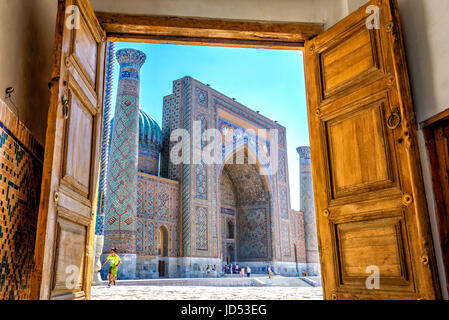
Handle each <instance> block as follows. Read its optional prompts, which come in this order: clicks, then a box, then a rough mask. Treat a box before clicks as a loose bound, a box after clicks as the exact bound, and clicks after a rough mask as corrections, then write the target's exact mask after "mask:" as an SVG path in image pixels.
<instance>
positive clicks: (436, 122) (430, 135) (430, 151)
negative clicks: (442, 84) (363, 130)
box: [420, 109, 449, 293]
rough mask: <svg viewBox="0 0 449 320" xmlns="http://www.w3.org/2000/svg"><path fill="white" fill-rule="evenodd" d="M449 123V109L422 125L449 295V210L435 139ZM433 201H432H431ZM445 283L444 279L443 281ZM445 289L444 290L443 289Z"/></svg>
mask: <svg viewBox="0 0 449 320" xmlns="http://www.w3.org/2000/svg"><path fill="white" fill-rule="evenodd" d="M447 122H449V109H446V110H445V111H443V112H441V113H439V114H437V115H435V116H433V117H431V118H430V119H428V120H426V121H424V122H422V123H420V128H421V129H422V132H423V136H424V142H425V145H426V149H427V150H426V151H427V156H428V163H429V164H428V166H429V168H430V174H431V180H432V190H433V195H434V196H433V198H434V203H435V216H436V220H437V229H438V233H439V241H440V244H441V245H440V247H441V253H442V265H443V267H444V270H443V273H444V274H445V275H446V287H447V288H448V289H447V290H448V291H447V293H449V247H447V246H444V242H445V241H447V240H446V239H445V238H446V237H445V235H446V234H447V233H448V230H449V225H447V223H448V221H449V210H448V209H447V208H445V200H444V198H443V197H442V196H441V193H442V192H443V190H442V189H443V187H442V183H444V182H443V181H442V179H441V177H440V164H439V161H438V154H437V145H436V139H435V130H436V129H438V128H439V127H440V126H441V125H443V124H445V123H447ZM429 201H431V199H429ZM441 281H443V279H441ZM442 289H443V288H442Z"/></svg>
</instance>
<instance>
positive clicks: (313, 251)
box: [297, 147, 320, 275]
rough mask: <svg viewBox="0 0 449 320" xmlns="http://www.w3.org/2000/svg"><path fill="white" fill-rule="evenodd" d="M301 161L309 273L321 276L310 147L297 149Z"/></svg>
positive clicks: (302, 205) (301, 183)
mask: <svg viewBox="0 0 449 320" xmlns="http://www.w3.org/2000/svg"><path fill="white" fill-rule="evenodd" d="M297 152H298V153H299V161H300V164H299V165H300V169H299V172H300V200H301V211H302V212H303V213H304V239H305V247H306V248H305V249H306V259H307V272H308V273H309V274H310V275H319V274H320V259H319V253H318V237H317V226H316V217H315V200H314V196H313V180H312V163H311V157H310V147H300V148H298V149H297Z"/></svg>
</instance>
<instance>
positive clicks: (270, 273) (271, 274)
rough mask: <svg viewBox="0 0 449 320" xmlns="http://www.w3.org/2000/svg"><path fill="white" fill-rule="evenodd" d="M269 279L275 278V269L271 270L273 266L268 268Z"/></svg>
mask: <svg viewBox="0 0 449 320" xmlns="http://www.w3.org/2000/svg"><path fill="white" fill-rule="evenodd" d="M268 278H270V279H272V278H273V269H271V266H268Z"/></svg>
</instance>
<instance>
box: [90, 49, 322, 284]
mask: <svg viewBox="0 0 449 320" xmlns="http://www.w3.org/2000/svg"><path fill="white" fill-rule="evenodd" d="M108 55H109V57H108V66H107V67H108V73H107V75H108V79H107V81H108V86H107V92H106V95H107V98H108V99H107V101H108V103H109V106H106V111H105V118H106V120H105V126H104V137H105V138H104V141H103V155H102V170H101V173H100V201H99V213H98V216H97V225H96V261H97V262H96V263H97V266H98V263H99V261H100V260H101V261H104V259H105V257H106V256H107V255H108V254H109V251H110V249H111V248H117V249H118V254H119V256H120V257H121V259H122V264H121V266H120V268H119V273H118V278H119V279H151V278H159V277H170V278H174V277H204V276H205V270H206V268H207V266H215V267H216V268H217V270H218V274H220V272H221V270H222V266H223V265H225V264H227V263H233V264H238V265H240V266H247V265H248V266H250V267H251V269H252V272H253V273H266V267H267V266H268V265H270V266H272V267H273V268H274V269H275V271H276V272H278V273H279V274H281V275H286V276H296V275H298V274H299V275H302V274H304V273H306V274H308V275H317V274H319V272H320V271H319V269H320V268H319V257H318V245H317V234H316V223H315V209H314V202H313V190H312V174H311V164H310V149H309V148H308V147H301V148H298V153H299V155H300V164H299V165H300V172H301V176H300V177H298V178H300V185H301V192H300V193H301V194H300V195H298V196H300V199H301V212H297V211H294V210H291V199H290V187H289V174H288V163H287V148H286V144H287V141H286V129H285V128H284V127H282V126H281V125H279V124H278V123H277V122H275V121H273V120H271V119H268V118H266V117H264V116H263V115H261V114H259V113H258V112H255V111H253V110H251V109H249V108H247V107H245V106H243V105H241V104H239V103H238V102H236V101H235V99H231V98H229V97H227V96H225V95H224V94H222V93H220V92H218V91H216V90H214V89H212V88H211V87H210V86H209V85H204V84H202V83H201V82H199V81H197V80H195V79H193V78H191V77H184V78H182V79H179V80H176V81H174V83H173V93H172V94H171V95H169V96H167V97H164V99H163V121H162V129H161V128H160V126H159V125H158V123H157V122H156V121H155V120H154V119H153V118H152V117H151V116H150V115H148V114H147V113H145V112H144V111H143V110H142V109H140V108H139V106H140V104H139V93H140V77H141V74H140V69H141V67H142V65H143V64H144V63H145V60H146V58H147V57H146V55H145V54H144V53H142V52H140V51H137V50H133V49H123V50H120V51H118V52H117V53H115V47H114V44H113V43H111V44H110V47H109V50H108ZM114 58H117V59H118V62H119V64H120V74H119V84H118V92H117V103H116V110H115V115H114V119H113V120H112V121H108V118H109V114H108V112H110V111H109V110H110V101H111V93H112V92H111V91H112V78H113V76H112V75H113V64H114ZM108 103H107V104H108ZM111 122H112V125H111ZM195 123H197V124H200V130H201V132H204V131H205V130H207V129H217V130H218V131H219V132H220V133H221V134H222V139H221V140H222V141H221V142H219V141H216V142H215V145H214V146H213V147H214V151H216V152H218V154H220V155H222V158H223V160H224V161H222V163H221V164H207V163H205V161H203V160H200V161H199V162H198V163H195V164H191V163H181V164H176V163H173V161H171V159H170V155H171V153H172V151H173V148H174V147H175V143H174V142H170V141H171V140H170V137H171V135H172V133H173V131H174V130H175V129H185V130H187V132H192V130H193V127H194V124H195ZM249 129H251V130H249ZM260 129H264V130H265V132H268V133H267V134H260V133H259V132H261V131H260ZM270 130H277V133H278V134H277V141H274V140H273V138H272V136H271V135H270V132H272V131H270ZM235 132H252V133H250V134H243V135H239V134H235ZM193 140H194V139H190V141H189V145H188V148H187V150H189V151H190V156H191V157H192V158H193V157H194V156H195V155H198V154H201V150H202V148H203V147H204V144H205V143H204V141H203V142H200V143H199V144H195V143H194V141H193ZM273 141H274V143H273ZM226 142H230V144H231V145H232V146H233V148H226ZM183 152H184V151H183ZM273 153H274V154H276V157H274V159H276V161H277V163H278V166H277V168H276V170H275V169H273V168H274V167H276V166H272V165H267V164H264V163H266V161H265V162H264V161H263V159H262V158H263V157H266V158H267V157H270V155H272V154H273ZM239 154H240V155H243V160H244V162H243V163H244V164H234V163H236V161H231V160H235V159H236V158H237V157H238V155H239ZM261 154H262V155H261ZM266 158H265V159H266ZM270 159H271V158H270ZM237 163H241V162H237ZM106 273H107V270H103V271H102V274H101V275H102V277H103V279H104V278H105V277H106V276H107V274H106ZM94 277H98V274H97V275H95V274H94ZM97 280H98V278H97Z"/></svg>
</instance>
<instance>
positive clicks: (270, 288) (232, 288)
mask: <svg viewBox="0 0 449 320" xmlns="http://www.w3.org/2000/svg"><path fill="white" fill-rule="evenodd" d="M205 280H206V281H205ZM165 281H166V282H167V285H161V283H163V282H164V280H156V281H135V282H132V281H124V282H118V286H116V287H111V288H108V287H106V286H96V287H92V300H322V299H323V296H322V294H323V293H322V288H321V287H312V286H310V285H308V284H307V283H305V282H304V281H302V280H300V279H298V278H282V277H277V278H276V279H272V280H268V279H266V278H258V279H257V282H254V283H255V284H254V285H248V282H247V280H246V279H232V281H231V282H229V280H225V279H196V280H195V279H184V281H187V282H186V283H189V284H191V285H189V286H185V285H183V286H179V285H175V284H174V282H176V281H181V279H179V280H175V281H173V280H172V279H167V280H165ZM236 281H241V282H242V283H241V285H242V286H237V284H236ZM211 282H216V284H217V285H218V286H211Z"/></svg>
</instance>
